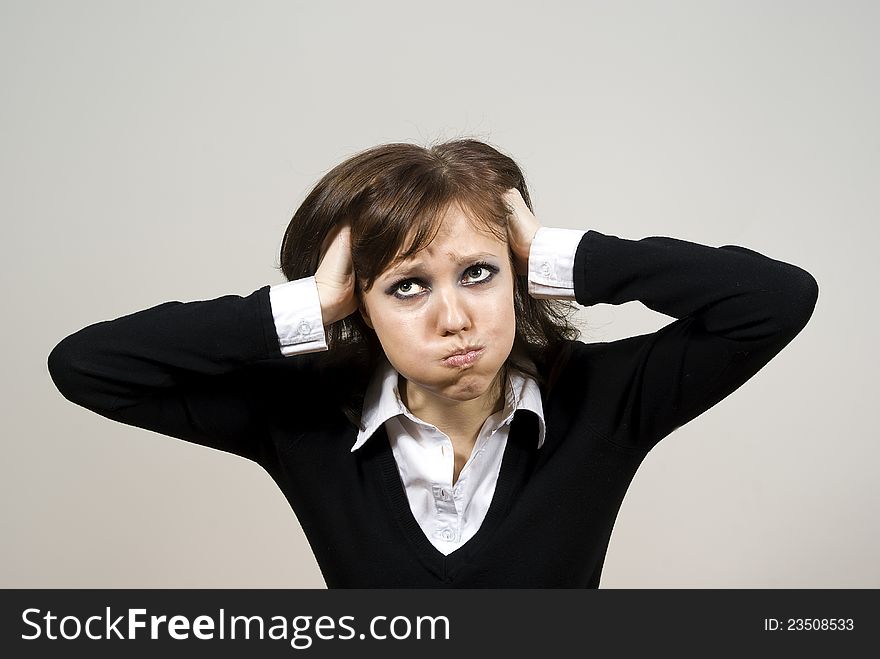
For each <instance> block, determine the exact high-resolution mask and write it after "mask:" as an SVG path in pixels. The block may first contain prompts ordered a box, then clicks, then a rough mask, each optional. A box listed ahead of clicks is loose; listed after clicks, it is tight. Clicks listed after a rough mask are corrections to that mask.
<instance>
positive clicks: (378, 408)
mask: <svg viewBox="0 0 880 659" xmlns="http://www.w3.org/2000/svg"><path fill="white" fill-rule="evenodd" d="M517 410H529V411H531V412H534V414H535V415H536V416H537V417H538V421H539V422H538V448H541V446H542V445H543V444H544V434H545V429H546V426H545V423H544V405H543V403H542V402H541V390H540V388H539V387H538V383H537V382H536V381H535V379H534V378H533V377H531V376H530V375H528V374H527V373H524V372H522V371H520V370H519V369H516V368H510V369H509V376H508V379H507V383H506V387H505V394H504V408H503V410H502V413H501V419H502V421H501V422H500V423H499V424H498V425H499V426H500V425H503V424H504V423H507V422H509V421H510V420H511V418H512V417H513V414H514V412H516V411H517ZM400 414H402V415H404V416H405V417H407V418H408V419H410V420H411V421H413V422H415V423H417V424H420V425H425V422H424V421H422V420H421V419H418V418H417V417H415V416H414V415H413V414H412V412H410V411H409V409H407V407H406V405H404V404H403V401H402V400H401V398H400V391H399V389H398V372H397V370H396V369H395V368H394V367H393V366H392V365H391V362H389V361H388V358H387V357H383V358H382V360H381V361H380V363H379V366H378V367H377V368H376V372H375V373H374V374H373V377H372V379H371V380H370V383H369V385H368V386H367V390H366V393H365V394H364V407H363V411H362V412H361V420H362V424H363V426H364V429H363V430H360V431H358V435H357V439H356V440H355V443H354V446H352V448H351V452H352V453H353V452H354V451H356V450H357V449H359V448H360V447H361V446H363V445H364V444H365V443H366V442H367V440H368V439H370V437H372V435H373V434H374V433H375V432H376V431H377V430H378V429H379V427H380V426H381V425H382V424H383V423H385V422H386V421H387V420H388V419H391V418H394V417H396V416H398V415H400Z"/></svg>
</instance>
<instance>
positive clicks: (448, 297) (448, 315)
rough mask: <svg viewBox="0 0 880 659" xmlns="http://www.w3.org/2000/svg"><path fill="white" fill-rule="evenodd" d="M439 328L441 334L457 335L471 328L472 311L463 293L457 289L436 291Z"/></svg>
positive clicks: (435, 298) (435, 300) (435, 299)
mask: <svg viewBox="0 0 880 659" xmlns="http://www.w3.org/2000/svg"><path fill="white" fill-rule="evenodd" d="M433 301H434V303H435V304H436V305H437V309H436V316H437V328H438V330H439V331H440V333H441V334H444V335H445V334H456V333H458V332H461V331H463V330H467V329H469V328H470V327H471V323H472V322H473V320H472V309H471V308H470V306H469V304H468V302H467V300H466V299H465V295H464V294H463V293H462V291H460V290H457V289H455V288H441V289H435V292H434V300H433Z"/></svg>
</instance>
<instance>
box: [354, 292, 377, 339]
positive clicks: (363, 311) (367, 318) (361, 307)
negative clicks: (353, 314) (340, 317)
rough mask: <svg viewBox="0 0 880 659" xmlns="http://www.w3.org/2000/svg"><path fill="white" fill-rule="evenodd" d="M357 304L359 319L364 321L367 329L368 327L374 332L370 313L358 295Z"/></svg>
mask: <svg viewBox="0 0 880 659" xmlns="http://www.w3.org/2000/svg"><path fill="white" fill-rule="evenodd" d="M357 304H358V311H359V312H360V314H361V318H363V319H364V322H365V323H366V324H367V327H369V328H370V329H371V330H374V331H375V328H374V327H373V323H372V322H371V321H370V312H369V311H368V310H367V305H366V303H365V302H364V298H363V295H358V303H357Z"/></svg>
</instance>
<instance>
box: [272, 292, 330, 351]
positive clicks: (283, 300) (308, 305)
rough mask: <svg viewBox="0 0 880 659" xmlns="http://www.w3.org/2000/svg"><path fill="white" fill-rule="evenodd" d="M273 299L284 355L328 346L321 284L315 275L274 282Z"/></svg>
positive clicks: (324, 348) (273, 314) (317, 349)
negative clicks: (320, 295) (319, 285)
mask: <svg viewBox="0 0 880 659" xmlns="http://www.w3.org/2000/svg"><path fill="white" fill-rule="evenodd" d="M269 303H270V305H271V306H272V317H273V318H274V319H275V331H276V332H277V334H278V345H279V347H280V348H281V354H282V355H284V356H290V355H299V354H302V353H306V352H319V351H322V350H327V349H328V348H327V335H326V333H325V331H324V320H323V318H322V317H321V300H320V298H319V297H318V284H317V282H316V281H315V278H314V277H303V278H302V279H294V280H293V281H288V282H285V283H283V284H275V285H274V286H270V287H269Z"/></svg>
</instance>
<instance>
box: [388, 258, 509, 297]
mask: <svg viewBox="0 0 880 659" xmlns="http://www.w3.org/2000/svg"><path fill="white" fill-rule="evenodd" d="M480 273H483V276H482V277H479V275H480ZM497 273H498V268H496V267H495V266H493V265H489V264H488V263H475V264H474V265H472V266H470V267H469V268H468V269H467V270H465V271H464V275H465V276H471V277H474V280H472V283H469V284H466V286H479V285H480V284H485V283H486V282H489V281H491V280H492V278H493V277H494V276H495V275H496V274H497ZM477 277H479V278H477ZM413 286H422V280H420V279H401V280H400V281H398V282H397V283H395V284H393V285H392V286H391V288H389V289H388V293H389V295H393V296H394V297H396V298H398V299H400V300H408V299H410V298H416V297H419V295H421V294H420V293H412V292H411V291H412V290H413Z"/></svg>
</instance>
